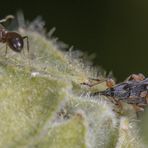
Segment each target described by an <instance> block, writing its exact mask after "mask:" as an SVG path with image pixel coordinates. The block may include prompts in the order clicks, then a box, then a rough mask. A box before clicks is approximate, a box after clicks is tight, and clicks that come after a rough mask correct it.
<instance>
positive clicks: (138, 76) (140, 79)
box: [125, 73, 145, 81]
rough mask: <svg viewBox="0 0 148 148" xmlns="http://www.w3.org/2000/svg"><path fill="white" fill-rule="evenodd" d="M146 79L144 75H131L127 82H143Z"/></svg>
mask: <svg viewBox="0 0 148 148" xmlns="http://www.w3.org/2000/svg"><path fill="white" fill-rule="evenodd" d="M144 79H145V76H144V75H143V74H142V73H139V74H132V75H130V76H129V77H128V78H127V79H126V80H125V81H131V80H135V81H142V80H144Z"/></svg>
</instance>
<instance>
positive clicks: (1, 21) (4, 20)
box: [0, 15, 15, 23]
mask: <svg viewBox="0 0 148 148" xmlns="http://www.w3.org/2000/svg"><path fill="white" fill-rule="evenodd" d="M14 18H15V17H14V16H13V15H7V16H6V17H5V18H4V19H1V20H0V23H4V22H7V21H8V20H9V19H14Z"/></svg>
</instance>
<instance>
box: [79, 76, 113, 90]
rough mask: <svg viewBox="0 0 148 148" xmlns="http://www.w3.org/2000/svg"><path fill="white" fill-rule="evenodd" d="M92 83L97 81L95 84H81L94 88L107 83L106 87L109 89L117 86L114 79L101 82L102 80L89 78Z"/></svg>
mask: <svg viewBox="0 0 148 148" xmlns="http://www.w3.org/2000/svg"><path fill="white" fill-rule="evenodd" d="M89 80H90V81H96V82H95V83H89V82H88V83H86V82H83V83H81V84H82V85H87V86H89V87H93V86H95V85H98V84H100V83H103V82H106V86H107V87H108V88H112V87H113V86H114V85H115V81H114V80H113V79H105V80H100V79H96V78H89Z"/></svg>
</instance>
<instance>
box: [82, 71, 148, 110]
mask: <svg viewBox="0 0 148 148" xmlns="http://www.w3.org/2000/svg"><path fill="white" fill-rule="evenodd" d="M98 83H99V80H98ZM82 84H84V85H88V86H90V87H92V86H94V85H93V84H92V85H91V84H87V83H82ZM96 84H97V83H96ZM96 84H95V85H96ZM106 84H107V86H108V87H109V88H107V89H106V90H104V91H100V92H95V93H92V94H91V96H96V95H105V96H109V97H112V98H113V100H114V102H115V103H116V104H120V101H123V102H126V103H128V104H131V105H133V107H134V108H135V110H136V111H137V112H138V111H143V110H144V109H143V107H144V106H146V105H147V104H148V78H145V77H144V75H143V74H138V75H137V74H132V75H131V76H129V77H128V78H127V79H126V80H125V81H124V82H122V83H119V84H117V85H114V82H113V80H107V81H106Z"/></svg>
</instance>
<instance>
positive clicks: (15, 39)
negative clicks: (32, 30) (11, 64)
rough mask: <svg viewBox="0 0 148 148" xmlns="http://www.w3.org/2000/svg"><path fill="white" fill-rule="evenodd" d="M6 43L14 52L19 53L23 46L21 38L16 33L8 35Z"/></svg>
mask: <svg viewBox="0 0 148 148" xmlns="http://www.w3.org/2000/svg"><path fill="white" fill-rule="evenodd" d="M7 43H8V45H9V47H10V48H11V49H12V50H14V51H16V52H21V50H22V49H23V46H24V42H23V38H22V37H21V36H20V35H19V34H18V33H16V32H10V33H8V35H7Z"/></svg>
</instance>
